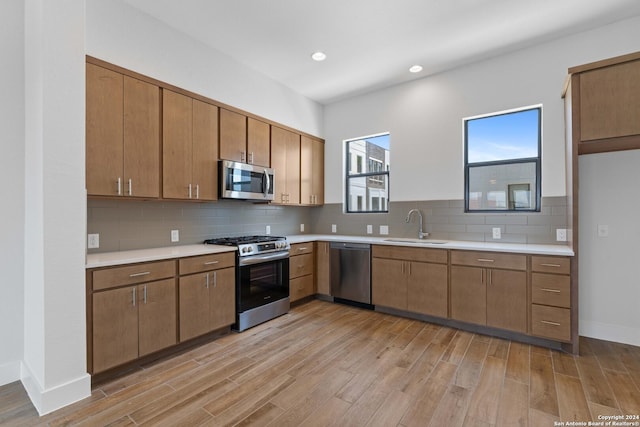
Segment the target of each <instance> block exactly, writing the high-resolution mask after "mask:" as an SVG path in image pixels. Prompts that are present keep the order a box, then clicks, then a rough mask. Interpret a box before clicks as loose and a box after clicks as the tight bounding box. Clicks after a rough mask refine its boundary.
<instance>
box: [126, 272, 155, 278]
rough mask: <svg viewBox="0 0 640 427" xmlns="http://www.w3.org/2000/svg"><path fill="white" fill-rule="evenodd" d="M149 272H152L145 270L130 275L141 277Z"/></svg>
mask: <svg viewBox="0 0 640 427" xmlns="http://www.w3.org/2000/svg"><path fill="white" fill-rule="evenodd" d="M147 274H151V272H150V271H143V272H141V273H131V274H130V275H129V277H140V276H146V275H147Z"/></svg>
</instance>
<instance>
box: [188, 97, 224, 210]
mask: <svg viewBox="0 0 640 427" xmlns="http://www.w3.org/2000/svg"><path fill="white" fill-rule="evenodd" d="M217 162H218V107H216V106H215V105H211V104H207V103H204V102H201V101H198V100H196V99H194V100H193V159H192V162H191V163H192V165H193V172H192V184H193V185H194V186H195V189H193V191H194V193H193V194H192V195H193V198H196V199H199V200H217V199H218V164H217Z"/></svg>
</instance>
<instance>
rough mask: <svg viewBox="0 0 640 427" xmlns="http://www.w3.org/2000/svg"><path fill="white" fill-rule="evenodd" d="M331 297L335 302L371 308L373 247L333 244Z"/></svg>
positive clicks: (330, 252)
mask: <svg viewBox="0 0 640 427" xmlns="http://www.w3.org/2000/svg"><path fill="white" fill-rule="evenodd" d="M329 248H330V249H329V268H330V279H329V282H330V284H331V295H332V296H333V300H334V301H336V302H344V303H347V304H353V305H357V306H361V307H366V308H373V306H372V305H371V245H369V244H367V243H344V242H332V243H331V245H330V246H329Z"/></svg>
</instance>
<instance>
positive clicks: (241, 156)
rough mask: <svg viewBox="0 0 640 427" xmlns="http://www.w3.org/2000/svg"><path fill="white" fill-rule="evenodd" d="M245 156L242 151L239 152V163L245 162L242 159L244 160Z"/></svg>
mask: <svg viewBox="0 0 640 427" xmlns="http://www.w3.org/2000/svg"><path fill="white" fill-rule="evenodd" d="M245 155H246V154H245V152H244V151H241V152H240V161H241V162H246V160H245V159H244V158H245Z"/></svg>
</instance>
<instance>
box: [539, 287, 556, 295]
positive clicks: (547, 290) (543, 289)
mask: <svg viewBox="0 0 640 427" xmlns="http://www.w3.org/2000/svg"><path fill="white" fill-rule="evenodd" d="M540 290H541V291H543V292H553V293H554V294H559V293H560V292H561V291H560V289H549V288H540Z"/></svg>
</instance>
